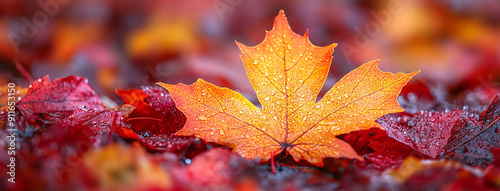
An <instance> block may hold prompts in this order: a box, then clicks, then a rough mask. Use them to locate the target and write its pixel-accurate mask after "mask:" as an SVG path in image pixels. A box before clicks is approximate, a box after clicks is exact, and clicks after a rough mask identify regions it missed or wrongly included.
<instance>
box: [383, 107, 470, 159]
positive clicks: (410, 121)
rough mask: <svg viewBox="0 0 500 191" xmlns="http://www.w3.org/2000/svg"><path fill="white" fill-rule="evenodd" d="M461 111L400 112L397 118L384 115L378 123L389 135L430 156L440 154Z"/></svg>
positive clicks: (436, 156)
mask: <svg viewBox="0 0 500 191" xmlns="http://www.w3.org/2000/svg"><path fill="white" fill-rule="evenodd" d="M461 113H462V111H460V110H455V111H451V112H449V113H443V112H429V111H425V112H424V111H421V112H420V113H417V114H415V115H413V116H409V115H408V114H404V113H402V114H400V115H399V116H398V117H397V118H396V117H391V116H384V117H381V118H379V119H378V121H377V122H378V123H379V124H380V125H381V126H382V127H384V129H385V130H386V131H387V134H388V135H389V137H392V138H394V139H396V140H398V141H399V142H402V143H404V144H406V145H408V146H410V147H411V148H413V149H415V150H416V151H419V152H420V153H422V154H425V155H427V156H430V157H432V158H438V157H440V156H441V155H442V153H443V151H444V147H445V146H446V144H447V143H448V139H449V138H450V135H451V134H450V132H451V129H452V127H453V125H454V124H455V122H456V121H457V120H458V118H459V117H460V114H461Z"/></svg>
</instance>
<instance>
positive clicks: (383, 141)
mask: <svg viewBox="0 0 500 191" xmlns="http://www.w3.org/2000/svg"><path fill="white" fill-rule="evenodd" d="M369 146H370V148H372V149H373V150H375V152H373V153H370V154H367V155H365V156H364V157H365V158H366V160H368V161H370V162H371V163H372V164H373V165H372V166H373V167H374V168H375V169H378V170H385V169H388V168H394V167H397V166H399V165H401V163H402V162H403V160H404V159H405V158H407V157H408V156H418V155H419V153H418V152H416V151H415V150H413V149H412V148H411V147H409V146H408V145H405V144H403V143H401V142H399V141H396V140H395V139H393V138H391V137H389V136H387V135H385V136H382V137H379V138H377V139H370V143H369Z"/></svg>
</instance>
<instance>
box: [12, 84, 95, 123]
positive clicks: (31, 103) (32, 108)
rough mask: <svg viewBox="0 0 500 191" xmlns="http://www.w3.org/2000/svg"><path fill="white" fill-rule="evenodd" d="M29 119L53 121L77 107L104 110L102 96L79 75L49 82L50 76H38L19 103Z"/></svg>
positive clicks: (19, 106)
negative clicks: (39, 77) (100, 97)
mask: <svg viewBox="0 0 500 191" xmlns="http://www.w3.org/2000/svg"><path fill="white" fill-rule="evenodd" d="M17 108H19V110H20V111H21V113H22V115H24V116H25V117H26V118H27V119H28V120H30V122H36V121H42V122H44V123H54V122H55V121H57V120H59V119H61V118H65V117H66V116H69V115H71V114H72V113H73V111H75V110H76V109H78V108H85V109H95V110H104V109H105V107H104V105H103V104H102V102H101V100H100V99H99V96H98V95H97V94H96V93H95V92H94V89H93V88H92V87H91V86H90V85H89V84H88V83H87V79H86V78H84V77H79V76H69V77H66V78H58V79H55V80H54V81H52V82H50V79H49V76H45V77H44V78H41V79H38V80H37V81H35V82H33V83H32V84H31V85H30V86H29V90H28V93H27V94H26V97H24V98H23V99H21V101H19V103H18V104H17Z"/></svg>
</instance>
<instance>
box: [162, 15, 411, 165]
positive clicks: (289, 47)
mask: <svg viewBox="0 0 500 191" xmlns="http://www.w3.org/2000/svg"><path fill="white" fill-rule="evenodd" d="M307 36H308V35H307V33H306V34H305V35H304V36H300V35H298V34H296V33H294V32H293V31H292V30H291V29H290V27H289V25H288V21H287V19H286V17H285V14H284V13H283V11H281V12H280V14H279V15H278V16H277V17H276V20H275V22H274V28H273V30H271V31H269V32H267V34H266V38H265V40H264V42H262V43H261V44H259V45H257V46H256V47H247V46H245V45H243V44H240V43H237V44H238V46H239V47H240V50H241V52H242V56H241V58H242V60H243V63H244V65H245V68H246V70H247V75H248V77H249V79H250V82H251V83H252V85H253V87H254V89H255V91H256V93H257V96H258V99H259V101H260V103H261V105H262V109H259V108H257V107H256V106H254V105H253V104H252V103H250V101H248V100H247V99H246V98H245V97H243V96H242V95H241V94H240V93H237V92H235V91H232V90H230V89H227V88H220V87H217V86H215V85H213V84H210V83H207V82H205V81H204V80H201V79H200V80H198V81H197V82H195V83H194V84H192V85H190V86H187V85H184V84H178V85H170V84H164V83H159V84H160V85H161V86H162V87H164V88H165V89H167V90H168V91H169V92H170V94H171V95H172V97H173V99H174V101H175V103H176V104H177V106H178V107H179V109H180V110H181V111H182V112H184V114H185V115H186V117H187V121H186V125H185V126H184V128H183V129H181V130H180V131H178V132H177V133H176V134H177V135H196V136H199V137H201V138H203V139H205V140H207V141H214V142H217V143H220V144H223V145H228V146H230V147H232V148H234V152H236V153H239V154H240V155H241V156H243V157H246V158H249V159H253V158H260V160H261V161H265V160H268V159H270V158H271V157H272V155H273V154H272V153H280V152H281V151H283V150H285V149H286V151H287V152H288V153H290V155H291V156H293V158H294V160H295V161H300V160H307V161H308V162H310V163H312V164H315V165H319V166H322V165H323V158H325V157H348V158H356V159H359V160H362V158H361V157H360V156H358V155H357V154H356V152H355V151H354V150H353V149H352V148H351V147H350V145H349V144H347V143H346V142H344V141H342V140H340V139H337V138H336V136H337V135H340V134H344V133H348V132H351V131H356V130H361V129H367V128H371V127H376V126H378V125H377V124H376V123H375V119H377V118H378V117H380V116H382V115H384V114H387V113H393V112H400V111H403V109H402V108H401V107H400V106H399V104H398V102H397V100H396V98H397V95H398V94H399V92H400V90H401V88H402V86H404V85H405V84H406V83H407V81H408V80H410V79H411V77H412V76H414V75H416V74H417V73H418V72H413V73H411V74H403V73H398V74H391V73H388V72H381V71H380V70H379V69H378V61H371V62H368V63H365V64H363V65H362V66H360V67H359V68H357V69H355V70H354V71H352V72H350V73H349V74H347V75H346V76H344V77H343V78H342V79H341V80H340V81H339V82H338V83H337V84H335V85H334V86H333V87H332V88H331V89H330V91H328V92H327V93H326V94H325V96H324V97H323V99H322V100H321V101H319V102H318V103H315V100H316V96H317V95H318V93H319V91H320V90H321V88H322V85H323V83H324V81H325V79H326V77H327V73H328V70H329V66H330V62H331V59H332V53H333V48H334V47H335V46H336V44H332V45H329V46H326V47H318V46H314V45H312V44H311V43H310V41H309V40H308V37H307Z"/></svg>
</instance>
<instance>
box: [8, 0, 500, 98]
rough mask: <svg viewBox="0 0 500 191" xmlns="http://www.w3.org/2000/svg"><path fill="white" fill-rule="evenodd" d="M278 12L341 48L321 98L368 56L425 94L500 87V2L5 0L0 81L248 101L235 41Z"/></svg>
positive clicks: (252, 41)
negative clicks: (426, 88) (194, 89)
mask: <svg viewBox="0 0 500 191" xmlns="http://www.w3.org/2000/svg"><path fill="white" fill-rule="evenodd" d="M394 7H397V10H398V11H392V10H394ZM281 9H283V10H284V11H285V13H286V15H287V17H288V19H289V22H290V25H291V27H292V29H293V30H294V31H296V32H297V33H299V34H304V33H305V32H306V30H307V29H308V30H309V36H310V39H311V41H312V42H313V43H314V44H315V45H321V46H324V45H328V44H331V43H339V46H338V47H337V48H336V50H335V53H334V57H335V58H334V59H333V62H332V67H331V71H330V74H329V78H328V80H327V82H326V83H325V89H328V87H330V86H332V85H333V84H334V83H335V82H336V81H337V80H338V79H340V78H341V77H342V76H343V75H344V74H346V73H347V72H349V71H351V70H352V69H354V68H356V67H357V66H359V65H361V64H362V63H364V62H367V61H370V60H374V59H381V64H380V68H381V69H382V70H384V71H391V72H412V71H415V70H421V73H420V74H419V76H418V77H417V78H416V80H417V81H425V83H427V84H429V85H430V86H432V87H441V88H444V89H450V90H455V89H463V88H469V87H474V86H478V85H485V86H492V85H493V86H498V85H499V84H500V83H499V82H500V1H497V0H438V1H436V0H419V1H412V0H377V1H375V0H373V1H368V0H357V1H352V0H331V1H324V0H308V1H306V0H291V1H290V0H287V1H285V0H282V1H265V0H196V1H195V0H188V1H174V0H144V1H136V0H60V1H58V0H1V1H0V34H1V37H0V68H1V72H0V76H1V77H0V78H1V79H0V80H2V81H4V83H5V82H6V81H13V82H16V83H17V84H18V85H21V86H24V87H27V86H28V84H29V83H30V80H32V79H30V78H34V79H37V78H40V77H43V76H45V75H50V77H51V79H54V78H59V77H66V76H69V75H79V76H84V77H87V78H88V79H89V82H90V83H91V84H92V85H93V86H94V88H95V89H96V91H97V93H98V94H100V95H103V96H107V97H109V98H110V100H116V99H118V98H117V96H116V94H115V93H114V91H115V89H127V88H137V87H138V86H142V85H153V84H154V83H156V82H159V81H161V82H166V83H174V84H175V83H187V84H190V83H193V82H195V81H196V79H198V78H203V79H205V80H207V81H209V82H212V83H214V84H216V85H219V86H224V87H228V88H231V89H235V90H237V91H239V92H241V93H243V94H244V95H245V96H246V97H248V98H249V99H250V100H252V101H254V102H255V101H256V96H255V93H254V91H253V89H252V87H251V85H250V82H249V80H248V79H247V78H246V77H245V69H244V68H243V64H242V62H241V60H240V58H239V56H240V52H239V50H238V48H237V46H236V44H235V40H236V41H239V42H242V43H244V44H246V45H257V44H258V43H260V42H261V41H262V40H263V39H264V35H265V30H271V28H272V24H273V19H274V17H275V16H276V15H277V14H278V12H279V10H281ZM43 14H45V17H44V16H43ZM28 25H31V26H32V27H31V28H30V27H27V26H28ZM13 44H18V46H13ZM14 47H15V48H14ZM16 49H17V51H16ZM2 84H3V83H2Z"/></svg>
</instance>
